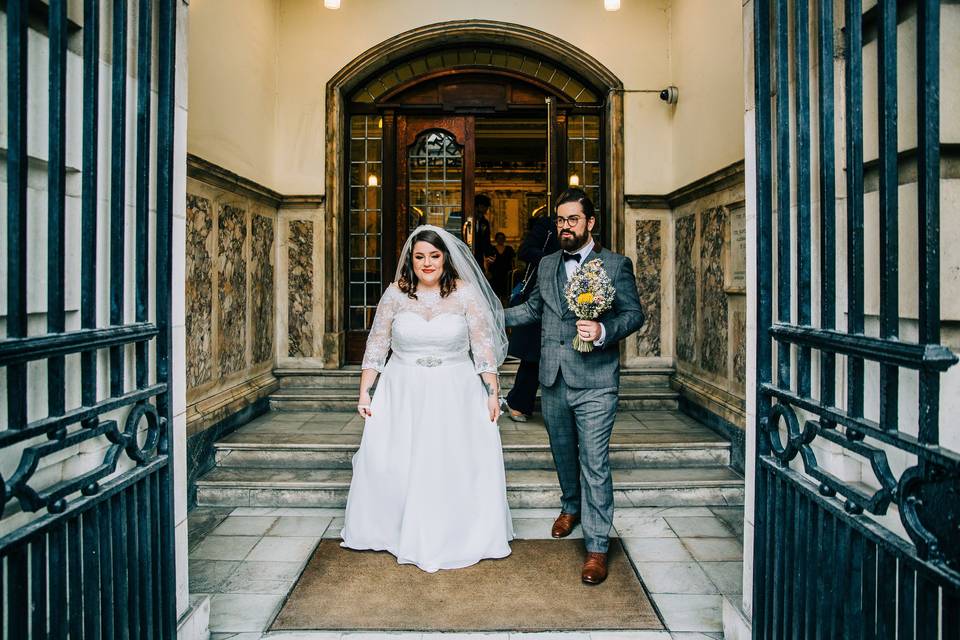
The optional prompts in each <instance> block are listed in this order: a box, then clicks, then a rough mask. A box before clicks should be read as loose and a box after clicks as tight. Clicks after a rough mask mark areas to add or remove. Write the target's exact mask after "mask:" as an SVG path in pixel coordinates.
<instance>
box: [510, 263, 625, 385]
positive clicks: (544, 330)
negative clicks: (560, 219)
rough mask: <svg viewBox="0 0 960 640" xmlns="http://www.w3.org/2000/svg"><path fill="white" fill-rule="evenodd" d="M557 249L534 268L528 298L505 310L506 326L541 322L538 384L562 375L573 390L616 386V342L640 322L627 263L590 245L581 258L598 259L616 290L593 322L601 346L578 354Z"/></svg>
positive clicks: (618, 362)
mask: <svg viewBox="0 0 960 640" xmlns="http://www.w3.org/2000/svg"><path fill="white" fill-rule="evenodd" d="M562 255H563V252H561V251H557V252H556V253H552V254H550V255H548V256H545V257H544V258H543V260H541V261H540V268H539V269H538V270H537V282H536V285H535V286H534V289H533V291H532V292H531V293H530V298H529V299H528V300H527V301H526V302H525V303H523V304H521V305H518V306H516V307H511V308H509V309H507V310H506V324H507V326H508V327H513V326H521V325H527V324H533V323H536V322H540V323H541V329H540V384H542V385H543V386H546V387H549V386H552V385H553V383H554V382H555V381H556V379H557V373H558V372H561V373H562V374H563V380H564V382H566V384H567V386H569V387H572V388H574V389H604V388H609V387H618V386H619V385H620V348H619V347H620V341H621V340H623V339H624V338H626V337H627V336H628V335H630V334H631V333H633V332H634V331H636V330H637V329H639V328H640V326H641V325H643V310H642V309H641V308H640V298H639V296H638V294H637V283H636V279H635V278H634V275H633V264H632V263H631V262H630V259H629V258H627V257H626V256H622V255H620V254H618V253H614V252H612V251H609V250H607V249H602V248H601V249H596V248H595V249H594V250H593V251H591V252H590V255H588V256H587V259H586V260H584V264H586V263H587V262H588V261H590V260H595V259H597V258H599V259H600V260H602V261H603V268H604V270H605V271H606V272H607V275H609V276H610V281H611V282H612V283H613V286H614V289H616V296H615V297H614V301H613V308H611V309H610V310H609V311H607V312H606V313H605V314H603V315H602V316H600V317H599V318H598V320H599V321H600V322H601V323H602V324H603V326H604V329H605V330H606V333H607V335H606V340H605V341H604V343H603V346H602V347H596V346H595V347H594V349H593V351H590V352H588V353H580V352H579V351H577V350H576V349H574V348H573V346H572V345H571V342H572V341H573V339H574V337H576V333H577V326H576V323H577V317H576V316H575V315H574V314H573V312H572V311H570V309H569V307H568V306H567V302H566V300H565V299H564V296H563V291H564V288H565V287H566V283H567V273H566V270H565V269H564V268H563V260H562Z"/></svg>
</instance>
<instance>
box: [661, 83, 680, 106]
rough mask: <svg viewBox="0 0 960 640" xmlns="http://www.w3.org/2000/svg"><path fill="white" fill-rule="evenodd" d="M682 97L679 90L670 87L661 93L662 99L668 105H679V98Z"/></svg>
mask: <svg viewBox="0 0 960 640" xmlns="http://www.w3.org/2000/svg"><path fill="white" fill-rule="evenodd" d="M679 96H680V92H679V90H678V89H677V88H676V87H675V86H673V85H670V86H669V87H667V88H666V89H664V90H663V91H661V92H660V99H661V100H663V101H664V102H666V103H667V104H677V98H678V97H679Z"/></svg>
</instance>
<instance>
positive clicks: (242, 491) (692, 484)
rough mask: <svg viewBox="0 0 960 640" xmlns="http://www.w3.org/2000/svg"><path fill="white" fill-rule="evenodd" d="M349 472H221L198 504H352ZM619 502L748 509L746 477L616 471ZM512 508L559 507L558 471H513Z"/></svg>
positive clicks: (200, 487) (204, 486) (203, 485)
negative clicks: (744, 489) (744, 497)
mask: <svg viewBox="0 0 960 640" xmlns="http://www.w3.org/2000/svg"><path fill="white" fill-rule="evenodd" d="M350 478H351V471H350V470H348V469H287V468H283V469H277V468H268V469H257V468H242V467H217V468H214V469H213V470H212V471H210V472H209V473H208V474H206V475H205V476H204V477H203V478H201V479H199V480H198V481H197V504H198V505H200V506H224V507H226V506H230V507H241V506H244V507H328V508H341V507H344V506H345V505H346V501H347V493H348V491H349V488H350ZM613 492H614V503H615V504H616V505H617V506H621V507H628V506H636V507H646V506H650V507H667V506H718V505H742V504H743V478H742V477H741V476H740V475H738V474H737V473H736V472H735V471H733V470H732V469H730V468H728V467H718V466H706V467H677V468H655V469H646V468H644V469H615V470H614V471H613ZM507 500H508V502H509V504H510V506H511V507H512V508H515V509H520V508H555V507H556V506H557V505H558V504H559V503H560V488H559V486H558V485H557V477H556V474H555V473H554V472H553V471H548V470H538V469H528V470H508V471H507Z"/></svg>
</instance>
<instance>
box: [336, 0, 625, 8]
mask: <svg viewBox="0 0 960 640" xmlns="http://www.w3.org/2000/svg"><path fill="white" fill-rule="evenodd" d="M605 1H607V2H609V0H605ZM617 5H618V6H619V5H620V3H619V2H617ZM323 6H325V7H326V8H327V9H339V8H340V0H323Z"/></svg>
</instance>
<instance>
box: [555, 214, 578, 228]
mask: <svg viewBox="0 0 960 640" xmlns="http://www.w3.org/2000/svg"><path fill="white" fill-rule="evenodd" d="M583 218H584V216H570V217H569V218H557V227H558V228H560V229H563V228H564V227H570V228H571V229H572V228H574V227H575V226H577V225H578V224H580V221H581V220H583Z"/></svg>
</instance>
